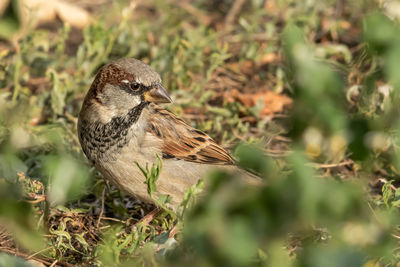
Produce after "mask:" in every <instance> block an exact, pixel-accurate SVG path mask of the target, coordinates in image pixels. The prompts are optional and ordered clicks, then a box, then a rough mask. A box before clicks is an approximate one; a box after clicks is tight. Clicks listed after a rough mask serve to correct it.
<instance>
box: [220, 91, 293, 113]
mask: <svg viewBox="0 0 400 267" xmlns="http://www.w3.org/2000/svg"><path fill="white" fill-rule="evenodd" d="M224 98H225V99H226V100H227V101H228V102H233V101H239V102H240V103H242V104H243V105H244V106H246V107H254V106H255V105H256V104H257V102H259V101H262V103H263V104H264V107H263V109H262V110H261V111H260V116H261V117H265V116H271V115H273V114H275V113H280V112H282V111H284V109H285V108H286V107H289V106H290V105H291V104H292V99H291V98H289V97H288V96H286V95H284V94H278V93H276V92H274V91H270V90H266V91H261V92H258V93H255V94H245V93H240V92H239V91H238V90H232V91H230V92H226V93H225V96H224Z"/></svg>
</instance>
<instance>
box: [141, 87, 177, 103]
mask: <svg viewBox="0 0 400 267" xmlns="http://www.w3.org/2000/svg"><path fill="white" fill-rule="evenodd" d="M144 99H145V100H146V101H147V102H153V103H172V99H171V97H170V96H169V94H168V92H167V90H165V88H164V87H162V86H161V84H157V85H156V86H154V87H153V88H152V89H151V90H150V91H147V92H145V93H144Z"/></svg>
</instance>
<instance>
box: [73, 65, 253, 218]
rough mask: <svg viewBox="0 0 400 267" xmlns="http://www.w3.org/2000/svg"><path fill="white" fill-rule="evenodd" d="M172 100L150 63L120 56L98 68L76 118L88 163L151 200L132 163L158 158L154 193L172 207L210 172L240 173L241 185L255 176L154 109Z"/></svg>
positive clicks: (188, 128) (161, 110)
mask: <svg viewBox="0 0 400 267" xmlns="http://www.w3.org/2000/svg"><path fill="white" fill-rule="evenodd" d="M171 102H172V99H171V97H170V95H169V94H168V92H167V91H166V89H165V88H164V87H163V86H162V85H161V78H160V75H159V74H158V73H157V72H156V71H154V70H153V69H152V68H151V67H150V66H149V65H147V64H145V63H143V62H142V61H140V60H137V59H133V58H122V59H118V60H115V61H113V62H110V63H109V64H107V65H105V66H103V67H102V68H101V69H100V70H99V71H98V73H97V74H96V76H95V78H94V80H93V83H92V85H91V87H90V89H89V91H88V92H87V94H86V96H85V99H84V101H83V104H82V108H81V111H80V113H79V118H78V135H79V141H80V144H81V146H82V149H83V152H84V154H85V155H86V157H87V158H88V159H89V161H90V162H91V164H92V165H93V166H94V167H95V168H96V169H97V170H98V171H99V172H100V173H101V174H102V176H103V177H104V178H105V179H107V180H109V181H110V182H111V183H112V184H114V185H115V186H117V187H118V188H120V189H121V190H123V191H126V192H127V193H128V194H130V195H132V196H134V197H136V198H138V199H140V200H141V201H144V202H153V200H152V198H151V197H150V195H149V194H148V192H147V185H146V184H145V177H144V175H143V173H142V172H141V171H140V169H139V167H138V166H137V165H136V163H138V164H139V165H140V166H146V164H148V165H149V166H151V164H154V163H155V162H157V155H158V156H159V157H160V158H162V169H161V173H160V176H159V178H158V180H157V182H156V185H157V194H163V195H168V196H170V197H171V202H170V203H169V207H170V208H172V209H175V210H176V209H177V208H178V206H179V204H180V203H181V201H182V200H183V197H184V193H185V191H186V189H188V188H189V187H190V186H191V185H193V184H196V183H197V182H198V180H199V179H201V178H204V177H206V174H207V173H208V172H209V171H210V170H211V169H213V168H220V169H225V170H227V171H231V172H236V173H240V174H241V176H242V177H244V178H243V179H244V180H246V183H250V184H257V183H259V181H258V180H259V178H258V177H256V176H255V175H252V174H250V173H247V172H246V171H244V170H242V169H239V168H238V167H237V166H236V162H235V160H234V159H233V158H232V157H231V156H230V155H229V154H228V153H227V152H226V151H225V150H224V149H223V148H222V147H221V146H219V145H218V144H217V143H216V142H215V141H214V140H213V139H212V138H210V137H209V136H208V135H207V134H205V133H204V132H202V131H200V130H198V129H195V128H193V127H191V126H190V125H188V124H187V123H186V122H184V121H183V120H182V119H180V118H178V117H177V116H175V115H174V114H173V113H171V112H169V111H168V110H166V109H164V108H162V107H160V106H158V105H157V104H161V103H171Z"/></svg>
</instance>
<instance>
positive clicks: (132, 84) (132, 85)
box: [131, 82, 140, 90]
mask: <svg viewBox="0 0 400 267" xmlns="http://www.w3.org/2000/svg"><path fill="white" fill-rule="evenodd" d="M139 87H140V84H139V83H136V82H134V83H131V89H133V90H137V89H139Z"/></svg>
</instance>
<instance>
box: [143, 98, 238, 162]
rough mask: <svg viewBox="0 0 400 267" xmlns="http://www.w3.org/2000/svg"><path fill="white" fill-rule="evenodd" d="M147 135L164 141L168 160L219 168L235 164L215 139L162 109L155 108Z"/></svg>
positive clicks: (162, 147) (163, 152)
mask: <svg viewBox="0 0 400 267" xmlns="http://www.w3.org/2000/svg"><path fill="white" fill-rule="evenodd" d="M147 134H150V135H152V137H153V138H154V137H155V138H158V139H159V140H160V142H161V151H162V154H163V157H164V158H176V159H180V160H185V161H190V162H197V163H207V164H216V165H233V164H235V161H234V160H233V159H232V157H231V156H230V155H229V154H228V153H227V152H226V151H225V150H224V149H223V148H222V147H220V146H219V145H218V144H217V143H215V141H214V140H212V139H211V137H209V136H208V135H207V134H205V133H203V132H202V131H200V130H197V129H195V128H193V127H191V126H190V125H188V124H186V123H185V122H184V121H183V120H181V119H179V118H178V117H176V116H175V115H174V114H172V113H171V112H169V111H167V110H166V109H163V108H161V107H159V106H156V105H154V109H153V114H152V116H150V118H149V121H148V127H147Z"/></svg>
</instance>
